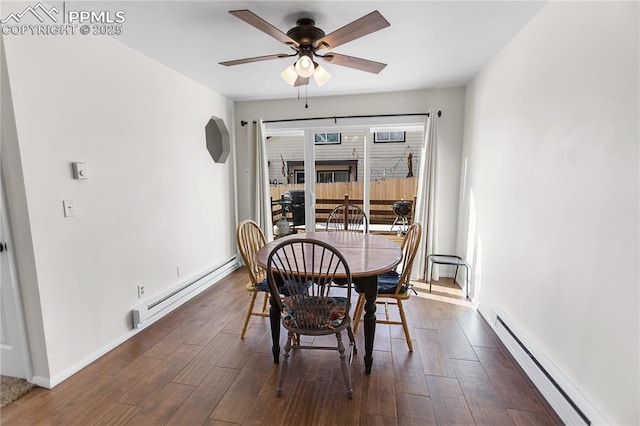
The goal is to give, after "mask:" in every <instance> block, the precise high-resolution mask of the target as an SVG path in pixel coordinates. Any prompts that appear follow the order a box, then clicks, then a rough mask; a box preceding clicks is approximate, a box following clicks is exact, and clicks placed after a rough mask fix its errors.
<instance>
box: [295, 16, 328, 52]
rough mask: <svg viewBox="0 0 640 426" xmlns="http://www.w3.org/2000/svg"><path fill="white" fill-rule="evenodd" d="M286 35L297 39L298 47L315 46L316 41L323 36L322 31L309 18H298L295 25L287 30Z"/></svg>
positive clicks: (313, 47)
mask: <svg viewBox="0 0 640 426" xmlns="http://www.w3.org/2000/svg"><path fill="white" fill-rule="evenodd" d="M287 35H288V36H289V37H291V38H292V39H294V40H295V41H297V42H298V44H299V45H300V47H303V46H310V47H311V48H312V49H315V48H317V47H318V46H316V44H315V43H316V41H317V40H320V39H321V38H322V37H324V36H325V34H324V31H322V30H321V29H320V28H318V27H316V23H315V21H314V20H313V19H309V18H301V19H298V21H297V26H295V27H293V28H291V29H290V30H289V31H287ZM301 50H306V49H301Z"/></svg>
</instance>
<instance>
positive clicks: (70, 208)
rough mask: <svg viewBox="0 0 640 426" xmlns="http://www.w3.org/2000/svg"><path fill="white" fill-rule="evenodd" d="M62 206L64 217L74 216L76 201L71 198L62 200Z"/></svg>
mask: <svg viewBox="0 0 640 426" xmlns="http://www.w3.org/2000/svg"><path fill="white" fill-rule="evenodd" d="M62 208H64V217H75V215H76V203H75V202H74V201H73V200H63V201H62Z"/></svg>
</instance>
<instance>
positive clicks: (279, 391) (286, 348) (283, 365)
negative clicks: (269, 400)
mask: <svg viewBox="0 0 640 426" xmlns="http://www.w3.org/2000/svg"><path fill="white" fill-rule="evenodd" d="M292 339H293V333H292V332H291V331H290V332H289V333H288V334H287V343H285V345H284V353H283V354H282V362H281V363H280V371H279V372H278V387H277V388H276V396H282V384H283V383H284V376H285V374H287V364H288V363H289V352H291V340H292Z"/></svg>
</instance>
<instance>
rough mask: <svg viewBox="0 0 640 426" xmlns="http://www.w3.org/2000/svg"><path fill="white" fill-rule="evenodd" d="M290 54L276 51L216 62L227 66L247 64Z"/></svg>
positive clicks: (285, 56) (286, 56)
mask: <svg viewBox="0 0 640 426" xmlns="http://www.w3.org/2000/svg"><path fill="white" fill-rule="evenodd" d="M290 56H292V55H287V54H286V53H278V54H276V55H264V56H254V57H253V58H244V59H236V60H233V61H224V62H218V63H219V64H220V65H225V66H227V67H229V66H231V65H241V64H249V63H251V62H260V61H268V60H270V59H280V58H288V57H290Z"/></svg>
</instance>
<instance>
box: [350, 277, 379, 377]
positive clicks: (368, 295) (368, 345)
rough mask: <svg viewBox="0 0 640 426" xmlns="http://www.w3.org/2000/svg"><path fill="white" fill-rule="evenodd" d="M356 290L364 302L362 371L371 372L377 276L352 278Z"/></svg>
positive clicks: (374, 334) (374, 333) (374, 335)
mask: <svg viewBox="0 0 640 426" xmlns="http://www.w3.org/2000/svg"><path fill="white" fill-rule="evenodd" d="M353 281H354V284H355V285H356V290H357V291H358V292H363V293H364V296H365V300H366V302H365V304H364V373H365V374H371V364H372V363H373V342H374V339H375V337H376V298H377V297H378V276H377V275H374V276H373V277H365V278H356V279H354V280H353Z"/></svg>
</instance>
